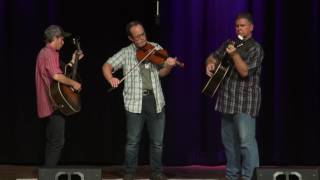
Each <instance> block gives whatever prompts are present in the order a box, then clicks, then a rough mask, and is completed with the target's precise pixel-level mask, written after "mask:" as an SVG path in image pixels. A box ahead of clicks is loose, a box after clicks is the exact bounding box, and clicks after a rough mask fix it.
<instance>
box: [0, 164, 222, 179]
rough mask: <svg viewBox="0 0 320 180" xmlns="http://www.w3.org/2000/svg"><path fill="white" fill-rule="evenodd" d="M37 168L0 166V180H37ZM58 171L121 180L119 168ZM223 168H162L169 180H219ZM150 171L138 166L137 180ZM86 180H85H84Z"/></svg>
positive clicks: (105, 167)
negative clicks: (98, 172) (94, 172)
mask: <svg viewBox="0 0 320 180" xmlns="http://www.w3.org/2000/svg"><path fill="white" fill-rule="evenodd" d="M39 168H41V167H37V166H17V165H0V180H37V179H38V170H39ZM58 168H59V169H77V168H79V169H86V168H93V169H95V168H98V169H101V170H102V179H103V180H104V179H106V180H111V179H121V178H122V175H123V169H122V167H121V166H94V167H93V166H88V167H84V166H81V167H76V166H62V167H58ZM224 170H225V167H224V166H197V165H193V166H168V167H164V173H165V174H166V175H167V177H168V178H169V179H176V180H177V179H193V180H195V179H198V180H199V179H206V180H219V179H221V178H222V177H224ZM149 175H150V169H149V167H148V166H139V167H138V169H137V179H149ZM85 180H87V179H85Z"/></svg>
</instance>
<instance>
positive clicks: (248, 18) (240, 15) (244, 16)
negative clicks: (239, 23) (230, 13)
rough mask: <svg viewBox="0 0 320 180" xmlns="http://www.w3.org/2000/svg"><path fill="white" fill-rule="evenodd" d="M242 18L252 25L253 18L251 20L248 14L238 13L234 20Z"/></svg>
mask: <svg viewBox="0 0 320 180" xmlns="http://www.w3.org/2000/svg"><path fill="white" fill-rule="evenodd" d="M242 18H244V19H247V20H248V21H249V22H250V23H251V24H253V18H252V15H251V14H250V13H249V12H243V13H239V14H238V15H237V18H236V20H238V19H242Z"/></svg>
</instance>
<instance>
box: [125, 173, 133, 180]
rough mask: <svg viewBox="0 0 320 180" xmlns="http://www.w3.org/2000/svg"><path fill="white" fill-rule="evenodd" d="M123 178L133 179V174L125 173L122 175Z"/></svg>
mask: <svg viewBox="0 0 320 180" xmlns="http://www.w3.org/2000/svg"><path fill="white" fill-rule="evenodd" d="M123 180H134V175H133V174H125V175H124V176H123Z"/></svg>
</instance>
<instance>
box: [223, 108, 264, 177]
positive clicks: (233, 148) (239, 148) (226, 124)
mask: <svg viewBox="0 0 320 180" xmlns="http://www.w3.org/2000/svg"><path fill="white" fill-rule="evenodd" d="M255 125H256V120H255V118H252V117H251V116H250V115H248V114H244V113H238V114H222V122H221V127H222V129H221V135H222V142H223V145H224V148H225V154H226V158H227V167H226V177H227V178H228V179H230V180H238V179H239V178H240V177H242V178H243V179H245V180H250V179H251V178H252V175H253V171H254V169H255V168H256V167H258V166H259V153H258V146H257V141H256V138H255V131H256V128H255Z"/></svg>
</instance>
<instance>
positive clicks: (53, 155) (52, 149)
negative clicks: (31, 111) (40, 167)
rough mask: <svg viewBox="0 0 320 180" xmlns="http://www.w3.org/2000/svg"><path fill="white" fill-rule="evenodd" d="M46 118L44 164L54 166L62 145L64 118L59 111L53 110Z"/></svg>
mask: <svg viewBox="0 0 320 180" xmlns="http://www.w3.org/2000/svg"><path fill="white" fill-rule="evenodd" d="M47 120H48V122H47V124H46V151H45V162H44V165H45V166H46V167H54V166H56V165H57V164H58V161H59V159H60V153H61V150H62V148H63V146H64V141H65V139H64V130H65V118H64V116H63V115H62V114H61V113H59V112H55V113H53V114H52V115H51V116H49V118H48V119H47Z"/></svg>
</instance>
